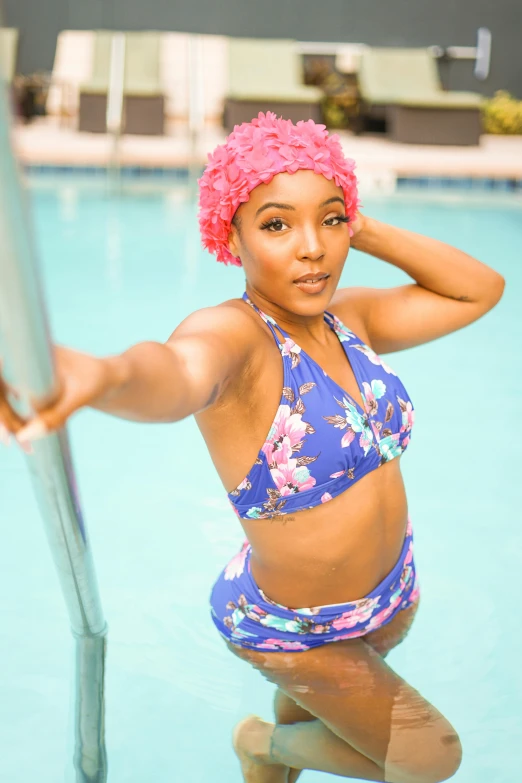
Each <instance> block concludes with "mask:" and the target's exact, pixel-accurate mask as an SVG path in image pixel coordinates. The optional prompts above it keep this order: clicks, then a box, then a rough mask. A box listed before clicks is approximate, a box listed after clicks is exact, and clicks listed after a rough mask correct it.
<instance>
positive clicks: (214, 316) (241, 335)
mask: <svg viewBox="0 0 522 783" xmlns="http://www.w3.org/2000/svg"><path fill="white" fill-rule="evenodd" d="M256 326H257V324H256V323H255V321H254V319H253V318H252V316H251V313H250V312H249V308H247V307H246V306H245V304H244V302H243V300H242V299H229V300H227V301H226V302H220V303H219V304H216V305H212V306H210V307H202V308H201V309H199V310H194V312H192V313H191V314H190V315H188V316H187V317H186V318H184V320H183V321H182V322H181V323H180V324H179V326H178V327H177V328H176V330H175V332H174V333H173V337H174V336H175V337H185V336H188V335H195V334H200V335H201V334H204V333H211V334H212V335H214V336H222V337H228V338H237V339H238V340H240V341H243V340H248V339H249V338H251V337H253V336H254V335H255V333H256V330H255V328H254V327H256Z"/></svg>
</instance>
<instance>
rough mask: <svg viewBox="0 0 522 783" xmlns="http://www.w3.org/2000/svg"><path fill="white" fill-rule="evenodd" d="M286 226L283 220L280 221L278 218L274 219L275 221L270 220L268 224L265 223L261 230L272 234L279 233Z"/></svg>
mask: <svg viewBox="0 0 522 783" xmlns="http://www.w3.org/2000/svg"><path fill="white" fill-rule="evenodd" d="M284 226H285V224H284V223H283V221H282V220H279V219H277V218H274V220H269V221H268V222H267V223H264V224H263V225H262V226H261V228H262V229H268V230H269V231H272V232H279V231H282V230H283V228H284Z"/></svg>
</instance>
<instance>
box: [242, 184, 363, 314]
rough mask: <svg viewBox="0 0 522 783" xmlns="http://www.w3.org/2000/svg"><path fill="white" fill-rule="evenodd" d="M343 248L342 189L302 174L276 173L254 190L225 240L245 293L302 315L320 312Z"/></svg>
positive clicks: (345, 237) (330, 290) (345, 248)
mask: <svg viewBox="0 0 522 783" xmlns="http://www.w3.org/2000/svg"><path fill="white" fill-rule="evenodd" d="M349 247H350V234H349V229H348V226H347V224H346V210H345V205H344V198H343V192H342V189H341V188H340V187H338V186H337V185H336V184H335V183H334V182H333V181H332V180H327V179H326V178H325V177H323V176H322V175H321V174H315V173H314V172H313V171H306V170H303V171H297V172H296V173H295V174H288V173H283V174H277V175H276V176H275V177H274V178H273V179H272V180H271V181H270V182H269V183H268V184H267V185H264V184H263V185H258V186H257V187H256V188H254V190H253V191H252V192H251V194H250V199H249V200H248V201H247V202H246V203H244V204H241V206H240V207H239V208H238V210H237V212H236V216H235V218H234V224H233V226H232V229H231V232H230V237H229V248H230V252H231V253H232V254H233V255H235V256H236V257H239V258H240V259H241V263H242V264H243V267H244V269H245V275H246V278H247V282H248V284H249V286H250V287H251V289H252V290H253V291H255V292H257V293H258V294H259V295H260V296H261V297H262V298H263V299H264V300H265V301H268V302H272V303H273V304H275V305H278V306H279V307H281V308H282V309H283V310H286V311H287V312H291V313H295V314H296V315H303V316H311V315H318V314H319V313H323V312H324V310H325V309H326V307H327V305H328V303H329V302H330V300H331V298H332V296H333V294H334V291H335V289H336V287H337V284H338V282H339V278H340V276H341V272H342V270H343V266H344V262H345V260H346V256H347V253H348V249H349Z"/></svg>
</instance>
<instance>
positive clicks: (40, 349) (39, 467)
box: [0, 79, 107, 783]
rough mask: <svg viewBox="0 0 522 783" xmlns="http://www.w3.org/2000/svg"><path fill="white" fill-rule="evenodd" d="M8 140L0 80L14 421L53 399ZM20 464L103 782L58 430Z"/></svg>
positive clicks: (80, 717) (90, 750)
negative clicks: (56, 582) (67, 626)
mask: <svg viewBox="0 0 522 783" xmlns="http://www.w3.org/2000/svg"><path fill="white" fill-rule="evenodd" d="M9 133H10V114H9V109H8V98H7V89H6V84H5V83H4V82H3V81H2V80H1V79H0V355H1V356H2V359H3V364H2V374H3V375H4V377H5V380H6V381H7V383H8V384H9V386H10V387H12V388H13V389H14V391H15V392H16V396H15V395H13V396H12V397H10V402H11V403H12V405H13V407H14V408H15V409H16V410H17V412H18V413H19V414H20V415H21V416H24V417H29V416H31V415H33V414H34V413H35V411H38V410H39V409H41V408H42V407H45V405H46V404H48V403H50V402H51V401H52V400H53V398H55V397H56V395H57V393H58V379H57V377H56V372H55V368H54V364H53V353H52V348H51V341H50V330H49V324H48V319H47V316H46V312H45V305H44V298H43V291H42V287H41V284H40V277H39V274H38V267H37V259H36V250H35V245H34V242H33V239H32V231H31V221H30V220H29V214H28V210H27V206H26V197H25V193H24V191H23V188H22V184H21V181H20V177H19V173H18V169H17V164H16V162H15V158H14V155H13V152H12V149H11V144H10V138H9ZM27 460H28V466H29V470H30V474H31V479H32V484H33V488H34V491H35V493H36V496H37V500H38V507H39V510H40V513H41V515H42V518H43V522H44V527H45V531H46V534H47V538H48V541H49V546H50V549H51V554H52V557H53V559H54V563H55V566H56V570H57V572H58V576H59V579H60V583H61V588H62V593H63V596H64V600H65V603H66V606H67V610H68V613H69V618H70V622H71V626H72V630H73V633H74V635H75V637H76V639H77V670H76V671H77V676H76V687H77V720H76V747H75V767H76V775H77V780H78V781H79V782H81V783H103V781H105V780H106V777H107V762H106V754H105V745H104V736H103V732H104V719H103V718H104V698H103V683H104V670H105V641H106V640H105V637H106V633H107V626H106V622H105V618H104V616H103V611H102V606H101V601H100V596H99V591H98V585H97V581H96V574H95V569H94V563H93V558H92V552H91V548H90V545H89V541H88V537H87V531H86V528H85V523H84V520H83V516H82V512H81V508H80V502H79V498H78V492H77V488H76V481H75V477H74V470H73V465H72V458H71V452H70V448H69V441H68V437H67V433H66V430H65V429H62V430H61V431H60V432H58V433H55V434H51V435H49V436H48V437H46V438H44V439H42V440H40V441H36V442H35V443H34V444H33V453H32V454H31V455H29V456H28V457H27Z"/></svg>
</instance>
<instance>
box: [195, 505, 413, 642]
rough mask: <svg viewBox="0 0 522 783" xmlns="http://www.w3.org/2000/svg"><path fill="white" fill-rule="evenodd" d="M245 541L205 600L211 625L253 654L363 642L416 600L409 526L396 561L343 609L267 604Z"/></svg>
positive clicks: (339, 607) (336, 606)
mask: <svg viewBox="0 0 522 783" xmlns="http://www.w3.org/2000/svg"><path fill="white" fill-rule="evenodd" d="M251 552H252V549H251V547H250V544H249V543H248V541H245V543H244V544H243V547H242V549H241V551H240V552H238V554H237V555H235V557H233V558H232V560H231V561H230V563H229V564H228V565H227V566H226V567H225V569H224V570H223V571H222V573H221V574H220V576H219V578H218V580H217V581H216V583H215V584H214V587H213V588H212V594H211V598H210V603H211V609H212V620H213V621H214V624H215V626H216V628H217V629H218V631H219V632H220V634H221V635H222V636H223V638H224V639H226V641H228V642H231V643H232V644H234V645H236V646H238V647H246V648H250V649H255V650H273V651H281V650H291V651H301V650H310V649H311V648H312V647H319V646H321V645H323V644H328V643H329V642H338V641H341V640H343V639H354V638H355V637H357V636H365V635H366V634H367V633H370V631H375V630H376V629H377V628H381V627H382V626H383V625H386V624H387V623H389V622H390V621H391V620H392V619H393V618H394V617H395V615H396V614H397V613H398V612H400V611H401V610H402V609H406V608H408V607H409V606H411V605H412V604H413V603H415V601H416V600H417V598H418V596H419V588H418V583H417V576H416V573H415V564H414V562H413V534H412V528H411V523H410V520H409V519H408V527H407V530H406V536H405V539H404V546H403V548H402V552H401V554H400V557H399V559H398V561H397V563H396V565H395V566H394V568H393V569H392V571H391V572H390V573H389V574H388V576H387V577H386V578H385V579H383V581H382V582H381V583H380V584H379V585H377V587H376V588H375V589H374V590H372V592H371V593H369V594H368V595H367V596H365V597H364V598H360V599H359V600H357V601H350V602H348V603H345V604H329V605H327V606H314V607H309V608H305V609H290V608H289V607H287V606H282V605H281V604H278V603H275V601H272V600H271V599H270V598H268V597H267V596H266V595H265V594H264V593H263V591H262V590H261V588H260V587H259V586H258V585H257V584H256V582H255V581H254V578H253V576H252V572H251V569H250V555H251Z"/></svg>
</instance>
